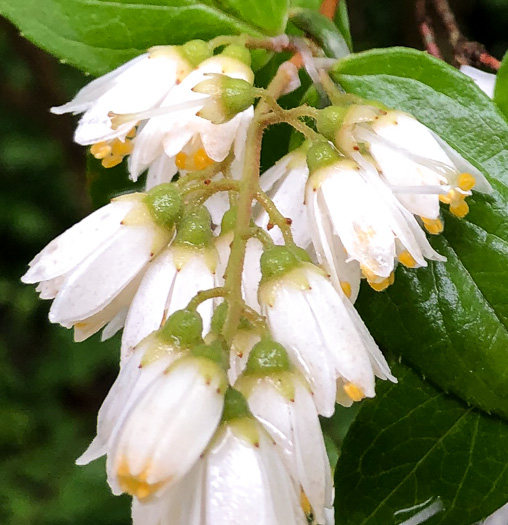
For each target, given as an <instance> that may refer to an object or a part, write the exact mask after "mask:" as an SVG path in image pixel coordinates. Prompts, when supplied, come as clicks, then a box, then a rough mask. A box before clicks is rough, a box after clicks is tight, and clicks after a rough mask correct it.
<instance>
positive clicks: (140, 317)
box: [121, 208, 218, 361]
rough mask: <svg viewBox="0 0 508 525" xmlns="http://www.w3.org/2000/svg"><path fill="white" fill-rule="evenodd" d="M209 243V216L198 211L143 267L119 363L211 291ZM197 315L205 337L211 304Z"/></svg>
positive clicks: (212, 265) (213, 256) (212, 266)
mask: <svg viewBox="0 0 508 525" xmlns="http://www.w3.org/2000/svg"><path fill="white" fill-rule="evenodd" d="M212 239H213V234H212V231H211V223H210V215H209V213H208V211H207V210H206V208H200V209H198V210H197V211H194V212H192V213H190V214H188V215H187V216H185V217H184V218H183V219H182V220H181V222H180V223H179V225H178V231H177V235H176V237H175V239H174V241H173V242H172V244H171V246H169V247H167V248H166V249H165V250H163V251H162V252H161V253H160V254H159V255H158V256H157V257H156V258H155V259H153V260H152V261H151V262H150V263H149V264H148V265H147V269H146V271H145V273H144V275H143V278H142V279H141V281H140V283H139V285H138V287H137V291H136V294H135V295H134V297H133V299H132V302H131V305H130V308H129V311H128V314H127V317H126V319H125V327H124V331H123V336H122V349H121V355H122V361H123V360H125V359H126V358H127V357H128V356H129V355H130V353H131V352H132V350H133V348H134V347H135V346H136V345H137V344H138V343H139V342H140V341H141V340H142V339H144V338H145V337H146V336H147V335H148V334H150V333H151V332H153V331H154V330H158V329H159V328H160V327H161V325H162V324H163V322H164V320H165V319H166V318H167V317H168V316H169V315H171V314H172V313H173V312H175V311H176V310H180V309H182V308H185V307H186V306H187V304H188V303H189V301H190V300H191V299H192V298H193V297H194V296H195V295H196V294H197V293H198V292H199V291H201V290H209V289H211V288H213V287H214V285H215V273H216V272H215V270H216V267H217V263H218V257H217V252H216V250H215V248H214V246H213V241H212ZM197 311H198V312H199V314H200V315H201V317H202V319H203V325H204V328H203V330H204V333H205V334H206V333H207V332H208V330H209V329H210V322H211V319H212V314H213V304H212V302H211V301H205V302H203V303H201V304H200V305H199V306H198V309H197Z"/></svg>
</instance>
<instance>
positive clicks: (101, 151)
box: [90, 142, 111, 160]
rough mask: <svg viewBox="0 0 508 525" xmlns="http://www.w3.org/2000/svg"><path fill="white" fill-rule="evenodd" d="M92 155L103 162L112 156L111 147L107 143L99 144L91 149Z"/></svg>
mask: <svg viewBox="0 0 508 525" xmlns="http://www.w3.org/2000/svg"><path fill="white" fill-rule="evenodd" d="M90 153H91V154H92V155H93V156H94V157H95V158H96V159H99V160H101V159H103V158H104V157H107V156H108V155H110V154H111V146H110V145H109V144H108V143H107V142H97V143H96V144H94V145H93V146H92V147H91V148H90Z"/></svg>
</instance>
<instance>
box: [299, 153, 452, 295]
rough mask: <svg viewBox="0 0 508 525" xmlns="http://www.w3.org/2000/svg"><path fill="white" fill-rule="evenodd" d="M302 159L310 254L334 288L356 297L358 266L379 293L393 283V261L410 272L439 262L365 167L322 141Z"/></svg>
mask: <svg viewBox="0 0 508 525" xmlns="http://www.w3.org/2000/svg"><path fill="white" fill-rule="evenodd" d="M308 158H309V162H310V164H311V177H310V179H309V182H308V185H307V204H308V210H309V214H310V216H309V219H310V222H311V224H312V226H313V227H312V229H311V231H312V235H313V239H314V244H315V246H316V252H317V253H318V254H319V256H320V258H322V259H324V261H325V267H326V269H327V270H328V271H329V272H330V274H331V275H332V279H333V281H334V284H335V285H336V287H337V288H338V287H339V286H337V284H338V283H340V286H341V287H342V289H343V290H344V291H345V292H346V293H347V295H349V296H351V297H352V298H354V297H356V294H357V292H358V286H359V280H360V274H359V271H358V264H359V266H360V269H361V271H362V273H363V275H364V276H365V277H366V278H367V280H368V282H369V284H370V285H371V286H372V287H373V288H374V289H376V290H378V291H380V290H383V289H385V288H386V287H387V286H388V285H389V284H391V283H392V282H393V271H394V268H395V264H396V262H397V260H398V261H400V262H401V263H403V264H404V265H406V266H408V267H411V268H415V267H420V266H427V262H426V260H425V259H426V258H427V259H432V260H438V261H442V260H444V258H443V257H441V256H440V255H439V254H438V253H436V252H435V251H434V250H433V249H432V247H431V246H430V244H429V242H428V240H427V238H426V236H425V233H424V232H423V230H422V229H421V227H420V226H419V224H418V223H417V221H416V219H415V218H414V216H413V215H412V214H411V213H410V212H408V210H406V209H405V208H404V207H403V206H402V205H401V204H400V202H399V201H398V200H397V199H396V197H395V196H394V195H393V193H392V192H391V191H390V189H389V188H388V187H387V186H386V185H385V184H384V183H383V181H382V180H381V179H380V178H379V176H378V174H377V173H376V172H375V169H374V168H373V167H372V166H371V165H369V164H366V165H364V167H363V168H361V167H360V166H359V165H358V164H357V163H356V162H354V161H352V160H349V159H345V158H340V157H338V156H337V153H336V152H335V151H334V150H333V148H332V146H330V145H329V144H327V143H324V144H318V145H316V146H313V147H312V148H311V150H309V155H308ZM323 158H324V159H326V162H324V163H323V161H322V159H323ZM313 159H321V160H319V161H318V162H314V160H313ZM360 160H361V159H360ZM335 236H336V237H337V239H335ZM355 261H356V262H355ZM344 283H347V284H344Z"/></svg>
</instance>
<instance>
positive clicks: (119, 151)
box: [111, 139, 132, 157]
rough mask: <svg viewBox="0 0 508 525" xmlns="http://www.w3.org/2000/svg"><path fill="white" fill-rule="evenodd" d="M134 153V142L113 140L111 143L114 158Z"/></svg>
mask: <svg viewBox="0 0 508 525" xmlns="http://www.w3.org/2000/svg"><path fill="white" fill-rule="evenodd" d="M131 151H132V142H131V141H130V140H126V141H125V142H122V141H121V140H119V139H115V140H113V142H111V153H112V154H113V155H114V156H117V157H125V155H128V154H129V153H130V152H131Z"/></svg>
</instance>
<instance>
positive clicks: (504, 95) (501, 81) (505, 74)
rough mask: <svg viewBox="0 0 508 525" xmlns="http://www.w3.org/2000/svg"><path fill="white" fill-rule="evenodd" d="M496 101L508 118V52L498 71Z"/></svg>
mask: <svg viewBox="0 0 508 525" xmlns="http://www.w3.org/2000/svg"><path fill="white" fill-rule="evenodd" d="M494 102H495V103H496V104H497V105H498V106H499V107H500V108H501V111H502V112H503V113H504V114H505V116H506V117H507V118H508V53H506V55H505V56H504V58H503V61H502V62H501V67H500V68H499V71H498V72H497V80H496V86H495V88H494Z"/></svg>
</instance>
